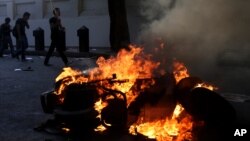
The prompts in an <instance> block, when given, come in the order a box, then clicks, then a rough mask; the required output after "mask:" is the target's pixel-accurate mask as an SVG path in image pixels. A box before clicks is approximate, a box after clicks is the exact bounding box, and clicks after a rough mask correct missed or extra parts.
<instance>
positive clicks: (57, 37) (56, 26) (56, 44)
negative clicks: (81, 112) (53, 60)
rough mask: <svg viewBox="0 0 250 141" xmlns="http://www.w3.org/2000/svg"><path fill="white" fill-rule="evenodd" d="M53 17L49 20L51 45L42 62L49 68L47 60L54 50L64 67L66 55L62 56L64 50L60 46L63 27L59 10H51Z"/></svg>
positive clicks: (66, 62) (66, 61)
mask: <svg viewBox="0 0 250 141" xmlns="http://www.w3.org/2000/svg"><path fill="white" fill-rule="evenodd" d="M53 15H54V16H53V17H52V18H50V19H49V23H50V30H51V44H50V47H49V51H48V52H47V55H46V57H45V60H44V65H45V66H50V64H49V59H50V57H51V56H52V54H53V52H54V50H55V49H56V51H57V52H58V53H59V55H60V57H61V58H62V61H63V62H64V64H65V66H67V64H68V59H67V57H66V55H65V54H64V51H65V48H64V47H63V46H62V45H61V34H62V32H64V30H65V29H64V27H63V26H62V24H61V20H60V18H59V17H60V9H59V8H55V9H54V10H53Z"/></svg>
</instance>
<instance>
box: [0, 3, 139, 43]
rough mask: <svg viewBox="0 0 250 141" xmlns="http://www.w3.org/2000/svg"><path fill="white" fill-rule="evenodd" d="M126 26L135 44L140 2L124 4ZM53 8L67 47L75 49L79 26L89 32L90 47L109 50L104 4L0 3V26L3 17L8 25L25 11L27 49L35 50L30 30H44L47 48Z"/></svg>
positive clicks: (107, 21)
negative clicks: (60, 23)
mask: <svg viewBox="0 0 250 141" xmlns="http://www.w3.org/2000/svg"><path fill="white" fill-rule="evenodd" d="M126 4H127V13H128V17H127V18H128V23H129V29H130V34H131V35H130V36H131V41H132V42H133V41H135V40H136V38H137V35H138V33H139V31H140V26H141V18H142V17H140V15H139V12H138V11H139V10H138V6H139V2H134V1H133V0H127V1H126ZM53 7H59V8H60V9H61V20H62V24H63V25H64V27H65V28H66V45H67V46H69V47H77V46H78V44H79V43H78V42H79V41H78V36H77V30H78V29H79V28H81V27H82V26H86V27H87V28H89V40H90V46H91V47H109V46H110V45H109V23H110V22H109V15H108V2H107V0H0V22H1V23H3V22H4V19H5V17H10V18H11V19H12V21H11V25H12V26H14V23H15V21H16V19H17V18H20V17H22V14H23V13H24V12H25V11H27V12H30V13H31V17H30V20H29V24H30V29H28V30H26V32H27V35H28V38H29V45H30V46H34V36H33V30H35V29H37V28H38V27H40V28H42V29H44V34H45V46H49V44H50V30H49V22H48V20H49V18H50V17H51V16H52V10H53Z"/></svg>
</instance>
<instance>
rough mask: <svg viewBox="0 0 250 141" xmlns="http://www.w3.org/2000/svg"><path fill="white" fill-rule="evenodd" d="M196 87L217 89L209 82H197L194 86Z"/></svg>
mask: <svg viewBox="0 0 250 141" xmlns="http://www.w3.org/2000/svg"><path fill="white" fill-rule="evenodd" d="M197 87H203V88H206V89H209V90H211V91H213V90H217V89H218V88H217V87H215V86H213V85H210V84H206V83H200V84H197V85H196V86H195V87H194V88H197Z"/></svg>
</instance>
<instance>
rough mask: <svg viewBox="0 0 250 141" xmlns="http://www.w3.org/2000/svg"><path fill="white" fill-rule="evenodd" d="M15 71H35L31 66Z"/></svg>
mask: <svg viewBox="0 0 250 141" xmlns="http://www.w3.org/2000/svg"><path fill="white" fill-rule="evenodd" d="M14 71H34V70H33V69H32V68H31V67H30V66H29V67H27V68H16V69H15V70H14Z"/></svg>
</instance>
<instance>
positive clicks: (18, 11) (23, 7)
mask: <svg viewBox="0 0 250 141" xmlns="http://www.w3.org/2000/svg"><path fill="white" fill-rule="evenodd" d="M34 7H35V2H34V1H31V2H25V3H16V4H15V10H14V11H15V15H14V16H15V17H14V18H15V19H16V18H21V17H22V16H23V13H24V12H29V13H31V16H30V19H35V18H36V17H39V16H38V15H39V14H38V13H37V11H36V9H35V8H34Z"/></svg>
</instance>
